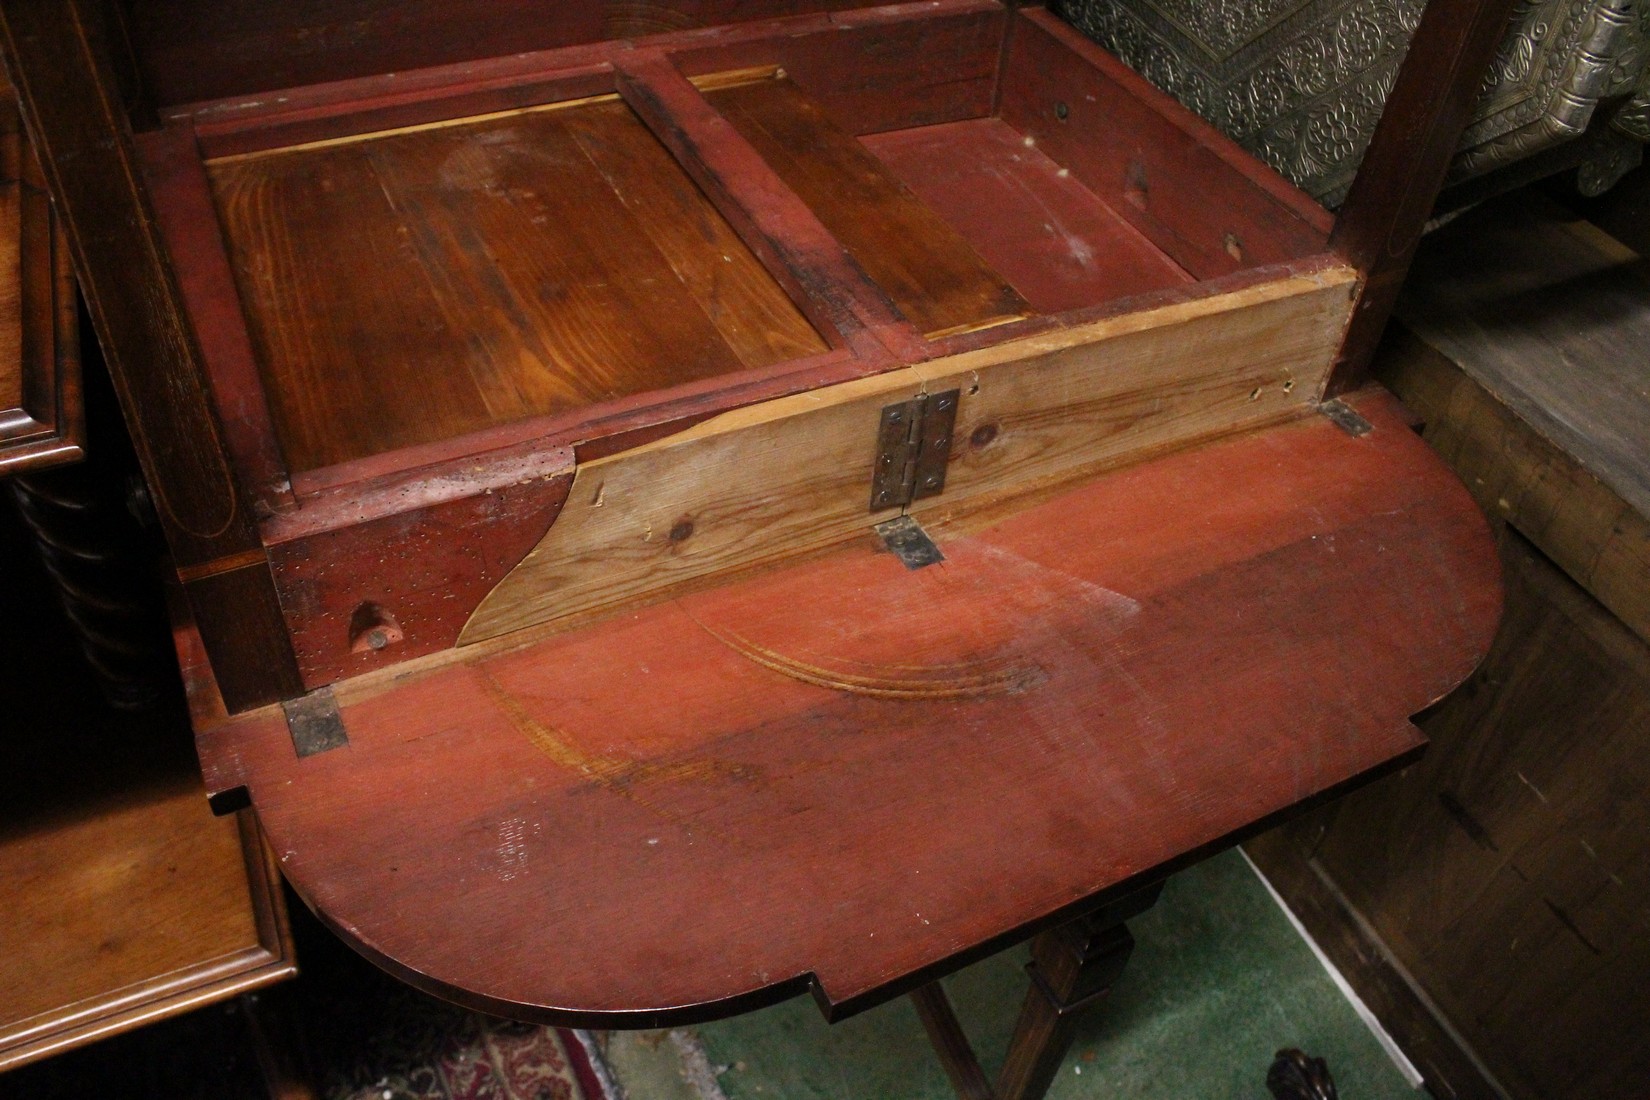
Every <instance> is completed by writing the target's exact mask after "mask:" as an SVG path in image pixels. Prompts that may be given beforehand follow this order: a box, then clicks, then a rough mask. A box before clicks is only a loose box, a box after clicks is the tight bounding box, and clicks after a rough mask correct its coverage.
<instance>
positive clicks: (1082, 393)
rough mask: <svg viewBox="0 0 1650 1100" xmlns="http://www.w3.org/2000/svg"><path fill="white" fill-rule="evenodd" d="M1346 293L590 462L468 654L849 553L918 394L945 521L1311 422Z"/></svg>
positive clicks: (944, 363)
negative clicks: (678, 592)
mask: <svg viewBox="0 0 1650 1100" xmlns="http://www.w3.org/2000/svg"><path fill="white" fill-rule="evenodd" d="M1350 278H1351V276H1350V274H1349V273H1348V272H1346V271H1345V270H1344V269H1332V270H1330V271H1328V272H1325V273H1321V274H1318V275H1314V276H1299V277H1293V278H1282V279H1279V280H1277V281H1275V282H1271V283H1267V284H1263V285H1261V286H1258V287H1252V288H1249V289H1246V290H1242V291H1237V292H1234V293H1231V294H1227V295H1219V296H1215V297H1211V298H1208V299H1205V300H1201V301H1193V302H1188V303H1181V304H1179V305H1174V306H1169V307H1165V308H1163V309H1158V310H1151V311H1145V312H1142V313H1135V314H1129V315H1126V316H1124V317H1120V318H1113V319H1111V320H1108V321H1101V322H1097V323H1094V324H1092V325H1088V326H1083V327H1081V328H1076V329H1072V330H1069V331H1064V332H1058V333H1055V334H1053V335H1050V336H1045V337H1033V338H1030V339H1026V340H1020V341H1014V342H1010V343H1007V344H1004V345H1002V346H999V347H996V348H992V349H989V350H987V351H982V352H974V353H969V354H966V355H961V356H955V357H950V358H946V359H940V360H936V361H934V362H931V363H926V364H921V365H920V366H919V367H914V368H906V369H904V370H899V371H892V372H889V373H887V374H883V375H881V376H878V377H874V378H870V379H865V380H861V381H858V382H850V383H844V384H842V385H839V386H832V387H828V388H824V389H820V390H816V391H814V392H812V393H808V394H800V395H797V396H795V397H791V398H784V399H781V400H779V401H773V402H767V403H764V404H762V405H758V406H753V407H751V408H748V409H742V410H738V411H736V412H733V413H728V414H725V415H723V416H720V417H716V418H714V419H712V420H709V421H706V422H704V423H702V424H699V425H696V426H695V427H693V428H691V429H689V430H687V431H685V432H682V433H680V434H678V435H675V436H672V437H668V438H666V439H664V440H661V441H659V442H658V443H656V444H654V445H651V446H648V447H641V448H637V449H635V450H632V451H626V452H621V453H619V454H616V455H612V456H610V457H607V458H604V459H601V460H598V461H595V462H589V463H584V464H581V465H580V467H579V468H578V471H577V473H576V474H575V477H574V482H573V488H572V491H571V493H570V495H569V498H568V503H567V506H566V508H565V509H564V511H563V512H562V515H561V517H560V518H559V519H558V520H557V522H556V524H555V526H553V527H552V528H551V529H550V532H549V534H548V535H547V536H546V538H545V540H544V541H543V542H542V543H540V544H539V546H538V547H536V548H535V549H534V550H533V552H532V553H531V554H530V555H528V557H527V558H526V559H524V560H523V562H522V564H521V565H520V566H518V567H517V568H516V569H515V570H513V571H512V572H511V573H510V575H509V576H508V577H506V578H505V579H504V580H503V581H502V582H500V584H499V586H498V587H497V588H496V589H495V590H494V591H493V592H492V593H491V594H490V595H489V596H488V597H487V599H486V600H484V601H483V602H482V604H481V605H480V607H479V608H477V610H476V613H475V616H474V617H473V618H472V619H471V621H470V622H469V623H468V624H467V625H466V626H465V628H464V631H463V633H462V634H461V635H460V642H461V643H462V644H469V643H471V642H474V641H478V640H480V639H484V638H489V637H494V636H496V635H498V634H502V633H506V632H508V631H511V630H518V629H520V628H522V627H524V626H528V625H531V624H533V623H537V622H542V621H546V620H549V619H554V618H558V617H561V616H565V615H569V614H574V613H578V612H583V611H588V610H591V609H593V608H598V607H605V606H613V605H616V604H619V603H623V602H626V601H629V600H632V599H636V598H638V597H640V596H644V595H646V594H648V593H653V592H658V591H661V590H664V589H666V588H668V587H669V586H670V585H673V584H678V583H682V582H685V581H689V580H693V579H696V578H701V577H706V576H709V575H713V574H716V573H722V572H727V571H730V570H735V569H739V568H744V567H748V566H750V565H752V564H756V563H760V562H764V561H771V560H774V559H778V558H783V557H786V556H790V555H794V554H798V553H804V552H808V551H810V550H814V549H817V548H819V547H821V546H826V545H829V544H831V543H833V542H838V541H841V540H843V539H845V538H849V537H852V536H853V535H854V534H855V533H856V532H859V531H861V530H862V529H863V528H864V527H866V526H867V525H868V524H869V523H871V522H873V521H874V520H875V519H877V518H886V516H884V515H879V514H873V513H868V512H867V510H866V508H867V500H868V499H869V492H870V484H871V467H872V463H873V460H874V458H875V449H876V448H875V440H876V438H877V423H878V418H879V416H880V413H881V409H882V407H883V406H884V405H888V404H892V403H894V402H896V401H904V400H907V399H909V398H910V397H911V396H912V395H914V394H916V393H918V392H922V391H926V392H934V393H938V392H942V391H943V390H947V389H952V388H957V389H960V390H961V391H962V392H963V396H962V398H961V403H960V404H959V407H958V429H957V431H956V433H955V434H954V436H953V439H954V441H955V442H954V443H953V444H952V463H951V470H952V473H951V475H950V479H949V480H948V483H947V488H946V492H945V493H944V494H942V495H941V496H939V497H934V498H930V499H929V500H926V501H924V502H922V507H923V511H922V514H923V515H924V516H925V517H926V516H930V515H931V516H933V517H934V518H935V519H936V520H940V519H946V520H950V519H958V518H961V517H962V516H965V515H966V514H967V513H968V512H970V511H971V510H976V509H978V508H981V507H983V506H986V505H988V504H991V503H994V502H995V501H997V500H1000V499H1001V498H1003V497H1005V496H1009V495H1011V494H1013V493H1016V492H1019V491H1024V490H1027V489H1032V488H1036V487H1040V486H1048V485H1051V484H1055V483H1058V482H1059V481H1061V480H1065V479H1069V478H1072V477H1075V476H1078V475H1081V474H1084V473H1091V472H1093V471H1094V470H1096V469H1098V468H1101V467H1103V466H1107V465H1115V464H1118V463H1121V462H1124V461H1126V460H1128V458H1129V457H1130V456H1136V457H1138V456H1141V455H1142V454H1144V453H1148V452H1150V451H1152V450H1155V449H1161V448H1167V447H1170V446H1173V445H1176V444H1181V445H1184V444H1186V443H1189V442H1191V441H1192V440H1195V439H1198V438H1204V437H1207V436H1210V435H1216V434H1221V433H1225V432H1230V431H1233V430H1237V429H1239V428H1241V427H1244V426H1252V425H1254V424H1256V423H1264V422H1267V421H1273V420H1278V419H1282V418H1285V417H1288V416H1291V415H1301V414H1302V413H1304V412H1305V410H1306V409H1307V408H1308V407H1309V406H1310V404H1311V402H1312V399H1313V394H1315V393H1316V391H1317V389H1318V387H1319V386H1320V385H1321V383H1322V379H1323V375H1324V372H1325V371H1326V370H1327V368H1328V364H1329V362H1330V359H1331V357H1332V355H1333V351H1334V347H1335V341H1336V339H1337V338H1338V336H1339V332H1340V323H1341V320H1342V318H1344V311H1345V306H1346V301H1347V293H1346V291H1347V286H1348V284H1349V280H1350ZM1286 387H1287V388H1286ZM970 391H972V392H970ZM672 532H677V533H678V534H679V535H680V537H676V538H673V537H671V533H672Z"/></svg>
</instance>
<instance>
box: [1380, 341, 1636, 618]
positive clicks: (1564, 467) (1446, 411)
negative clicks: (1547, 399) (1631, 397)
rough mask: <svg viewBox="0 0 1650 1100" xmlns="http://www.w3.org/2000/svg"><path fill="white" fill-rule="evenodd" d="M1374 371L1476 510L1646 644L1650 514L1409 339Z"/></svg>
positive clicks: (1393, 344) (1394, 344) (1389, 350)
mask: <svg viewBox="0 0 1650 1100" xmlns="http://www.w3.org/2000/svg"><path fill="white" fill-rule="evenodd" d="M1377 373H1378V376H1379V377H1380V379H1381V380H1382V382H1383V383H1385V384H1386V385H1388V386H1390V387H1391V388H1392V389H1393V390H1394V391H1395V392H1396V393H1397V394H1398V395H1399V396H1400V397H1402V398H1403V400H1404V403H1405V404H1407V405H1408V406H1409V407H1410V408H1412V409H1414V410H1415V412H1416V413H1417V415H1419V416H1420V417H1421V418H1422V419H1423V420H1424V421H1425V423H1426V425H1427V441H1428V442H1429V443H1431V444H1432V445H1433V446H1434V447H1435V448H1437V450H1438V452H1439V454H1441V455H1442V456H1443V457H1444V459H1445V460H1446V461H1448V462H1449V463H1450V465H1451V466H1452V467H1453V468H1454V469H1455V470H1456V471H1457V472H1458V473H1459V474H1460V475H1461V478H1462V480H1463V481H1465V482H1466V484H1467V486H1468V488H1469V489H1471V490H1472V493H1473V495H1474V496H1475V497H1476V498H1477V499H1478V503H1479V506H1480V507H1482V508H1483V509H1484V511H1485V512H1487V513H1488V514H1490V515H1492V516H1495V517H1497V518H1498V519H1501V520H1504V521H1506V522H1507V523H1510V524H1512V525H1513V526H1514V527H1516V528H1518V530H1519V531H1520V532H1522V533H1523V535H1524V536H1525V537H1526V538H1528V539H1529V540H1530V541H1531V542H1533V543H1534V544H1535V545H1536V546H1537V547H1539V548H1540V550H1541V552H1542V553H1544V554H1546V555H1547V557H1549V558H1551V559H1552V560H1553V562H1554V563H1555V564H1557V565H1558V567H1559V568H1561V569H1563V570H1564V571H1565V572H1566V573H1568V574H1569V575H1570V576H1571V577H1572V578H1573V579H1574V580H1575V581H1576V582H1577V583H1578V584H1580V585H1582V586H1583V587H1584V588H1586V589H1587V590H1588V591H1589V592H1590V593H1591V594H1592V595H1593V598H1595V599H1597V600H1598V601H1599V602H1600V603H1601V604H1603V605H1604V606H1605V607H1607V608H1608V609H1609V610H1610V612H1611V614H1613V615H1615V616H1616V617H1617V618H1618V619H1620V620H1621V621H1622V623H1624V624H1625V625H1626V626H1627V628H1628V629H1630V630H1632V631H1633V632H1634V633H1636V634H1637V635H1638V636H1639V637H1640V638H1643V639H1645V641H1647V642H1650V516H1647V515H1646V513H1645V512H1643V511H1641V510H1640V509H1639V508H1637V507H1635V506H1634V505H1632V504H1630V503H1629V502H1628V501H1626V500H1624V499H1623V498H1622V496H1621V495H1620V494H1619V493H1617V492H1616V491H1615V490H1613V489H1612V488H1611V487H1610V486H1609V484H1607V483H1606V482H1605V481H1604V480H1602V479H1601V478H1600V477H1599V476H1598V475H1597V474H1596V473H1595V472H1593V470H1592V469H1590V468H1589V467H1588V466H1587V465H1586V464H1585V463H1584V462H1581V461H1578V459H1577V457H1576V456H1575V455H1574V454H1572V453H1569V452H1567V451H1565V450H1564V449H1563V448H1562V447H1560V446H1559V445H1558V444H1557V443H1555V442H1553V441H1552V439H1551V438H1549V437H1548V436H1547V435H1545V434H1544V433H1542V432H1540V431H1538V430H1537V429H1536V428H1535V427H1533V426H1532V425H1531V424H1530V422H1529V421H1528V420H1526V419H1524V418H1523V417H1521V416H1520V415H1518V413H1516V412H1515V411H1513V409H1512V408H1510V407H1509V406H1508V404H1507V402H1506V401H1504V400H1502V399H1499V398H1497V397H1496V396H1494V395H1492V394H1491V393H1490V391H1488V390H1486V389H1485V388H1484V387H1483V386H1482V385H1480V384H1479V383H1478V382H1477V381H1475V380H1474V379H1473V378H1472V377H1471V376H1469V375H1467V374H1466V373H1465V372H1464V371H1463V370H1462V369H1461V368H1460V367H1459V366H1458V365H1457V364H1455V363H1454V362H1452V361H1451V360H1449V359H1448V358H1447V357H1445V356H1444V355H1443V354H1442V353H1441V352H1439V351H1437V350H1436V349H1435V348H1432V347H1430V346H1429V345H1427V344H1425V343H1424V342H1422V341H1420V340H1418V339H1417V338H1415V337H1414V336H1413V335H1409V334H1407V333H1404V332H1397V333H1393V334H1392V336H1391V337H1390V338H1389V340H1388V343H1387V347H1386V351H1385V352H1383V357H1382V359H1381V360H1379V361H1378V362H1377ZM1583 388H1584V387H1583ZM1613 415H1628V416H1630V415H1631V413H1623V412H1622V411H1621V410H1614V411H1613ZM1596 445H1597V444H1595V443H1592V442H1589V443H1588V444H1586V445H1585V446H1586V447H1587V448H1588V449H1590V448H1592V447H1593V446H1596Z"/></svg>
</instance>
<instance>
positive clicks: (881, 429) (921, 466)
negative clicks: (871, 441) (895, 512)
mask: <svg viewBox="0 0 1650 1100" xmlns="http://www.w3.org/2000/svg"><path fill="white" fill-rule="evenodd" d="M958 396H959V391H957V390H946V391H945V392H944V393H925V394H919V395H918V396H916V397H913V398H912V399H911V400H909V401H901V402H900V403H899V404H897V405H889V406H888V407H886V408H885V409H883V410H882V422H881V424H880V425H878V427H877V457H876V464H875V465H874V466H873V467H872V468H871V511H873V512H880V511H883V510H884V509H887V508H903V507H905V506H906V505H907V504H910V503H911V502H912V501H913V500H920V499H922V498H923V497H931V496H934V495H935V494H937V493H939V492H940V490H942V489H944V488H945V466H946V462H947V460H948V459H949V458H950V457H951V429H952V428H953V427H954V426H955V425H956V422H957V398H958Z"/></svg>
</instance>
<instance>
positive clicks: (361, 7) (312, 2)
mask: <svg viewBox="0 0 1650 1100" xmlns="http://www.w3.org/2000/svg"><path fill="white" fill-rule="evenodd" d="M876 2H878V0H801V2H798V0H640V2H638V0H584V2H582V3H577V4H569V3H565V2H564V0H469V2H466V0H273V2H272V0H160V2H158V3H156V2H146V3H142V4H132V5H129V7H130V15H129V16H128V26H129V27H130V31H131V37H132V39H133V47H134V52H135V53H136V54H137V56H138V60H139V66H140V69H141V71H142V75H143V77H144V78H145V80H146V82H147V84H148V88H149V91H150V94H151V95H152V96H154V98H155V99H156V100H157V101H158V102H160V103H163V104H164V103H185V102H189V101H191V100H201V99H216V98H219V97H221V96H227V95H233V94H236V93H242V92H259V91H268V90H270V89H273V88H287V87H292V86H294V85H299V84H315V83H318V82H320V81H326V80H338V79H341V78H343V77H348V76H358V75H362V74H367V73H388V72H397V71H404V70H407V69H414V68H419V67H422V66H427V65H440V64H446V63H454V62H461V61H465V60H472V59H483V58H489V57H499V56H503V55H508V54H518V53H521V52H523V51H525V50H544V49H549V48H551V47H555V46H564V45H569V44H572V43H579V42H593V41H596V40H599V39H603V38H624V37H629V36H638V35H649V34H658V33H660V32H664V31H678V30H682V29H684V28H689V27H708V26H716V25H718V24H722V23H732V22H736V21H743V20H752V19H765V18H773V17H775V16H783V15H789V14H791V13H793V12H799V11H801V12H806V11H821V10H826V11H828V10H833V9H838V8H852V7H864V6H867V5H869V4H872V3H876Z"/></svg>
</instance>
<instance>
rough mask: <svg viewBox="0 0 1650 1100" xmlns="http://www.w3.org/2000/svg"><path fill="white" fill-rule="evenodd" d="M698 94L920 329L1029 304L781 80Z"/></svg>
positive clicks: (951, 326) (1005, 315) (979, 322)
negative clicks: (735, 130)
mask: <svg viewBox="0 0 1650 1100" xmlns="http://www.w3.org/2000/svg"><path fill="white" fill-rule="evenodd" d="M705 95H706V98H707V99H709V100H710V101H711V103H712V104H713V105H714V106H715V107H716V109H717V110H718V111H720V112H721V113H722V114H723V116H724V117H726V118H727V119H728V121H729V122H731V123H733V125H734V128H735V129H737V130H738V131H739V133H740V136H742V137H743V138H744V139H745V140H746V141H748V142H750V144H751V145H752V147H754V148H755V149H756V151H757V152H758V153H760V154H761V155H762V157H763V159H764V160H766V161H767V162H768V164H769V165H770V166H772V168H773V170H774V171H775V172H777V173H778V174H779V177H780V179H782V180H784V181H785V184H786V185H787V186H788V187H790V188H791V190H793V191H795V192H796V194H797V195H799V196H800V197H801V198H802V201H803V202H805V203H806V204H807V205H808V208H809V209H810V210H812V211H813V212H814V213H815V214H816V215H817V216H818V217H819V220H820V221H821V222H823V223H824V225H825V227H826V228H827V229H829V230H830V231H831V233H832V235H833V236H835V237H836V238H837V239H838V240H840V241H841V242H842V244H843V247H844V248H846V249H847V250H848V253H849V254H850V255H851V256H852V257H853V258H854V260H855V261H856V262H857V263H858V264H859V265H860V267H862V268H864V270H865V272H866V274H868V275H869V276H870V277H871V278H872V279H873V280H874V281H875V282H876V284H877V285H878V286H880V287H881V288H882V289H883V290H884V291H885V292H886V293H887V294H888V296H889V297H890V298H891V299H893V302H894V305H895V306H897V307H898V308H899V310H900V312H901V313H902V314H904V315H905V317H906V318H907V319H908V320H910V322H911V323H912V324H914V325H915V326H916V327H917V328H918V330H919V331H921V332H923V333H924V334H927V335H930V336H932V335H935V334H939V333H944V332H948V331H952V330H957V329H965V328H980V327H985V326H988V325H991V324H996V323H999V322H1001V321H1004V320H1008V319H1012V318H1015V317H1019V316H1023V315H1024V314H1025V313H1026V312H1027V311H1028V309H1029V307H1028V306H1027V305H1026V303H1025V301H1024V299H1022V298H1021V297H1020V296H1019V294H1018V293H1016V292H1015V290H1014V288H1012V287H1010V286H1009V285H1008V284H1007V283H1005V282H1004V281H1003V279H1002V277H1001V276H999V275H998V274H996V272H994V271H992V270H991V268H990V267H989V266H988V265H987V264H986V263H985V261H983V260H981V259H980V257H979V254H978V253H976V252H975V251H974V249H973V247H972V246H971V245H970V244H969V243H968V242H967V241H966V240H965V239H964V238H963V237H962V236H961V234H959V233H958V232H957V231H956V230H955V229H953V228H952V227H951V226H950V225H949V224H947V223H946V222H945V221H944V220H943V219H941V218H940V217H939V216H938V215H936V214H935V213H934V212H933V210H932V209H930V208H929V207H928V206H926V205H924V204H923V203H922V202H921V200H919V199H918V198H917V197H916V196H915V195H913V194H912V193H911V192H910V190H909V189H908V188H906V187H905V186H904V185H903V184H901V183H900V182H899V180H898V179H897V178H896V177H895V176H894V175H893V174H892V173H890V172H889V171H888V169H887V168H886V167H884V166H883V165H882V163H881V162H880V161H878V160H877V159H876V157H874V156H872V155H871V153H870V152H869V151H868V150H867V149H866V148H865V147H864V146H863V145H861V144H860V143H859V142H857V141H855V140H854V138H853V136H852V135H851V134H849V133H848V132H846V131H844V130H842V129H840V128H838V127H837V126H836V125H835V124H834V123H833V122H832V121H831V120H830V118H829V117H828V116H827V115H826V114H825V112H824V110H823V108H821V107H820V106H819V105H818V104H817V103H815V102H814V101H813V100H811V99H810V98H808V97H807V96H806V95H805V94H803V93H802V91H801V90H800V89H799V88H797V87H796V85H795V84H794V83H792V82H791V81H790V80H789V79H786V78H776V79H773V80H763V81H753V82H751V83H748V84H740V85H735V86H732V87H722V88H715V89H712V90H709V91H707V92H706V93H705Z"/></svg>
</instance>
